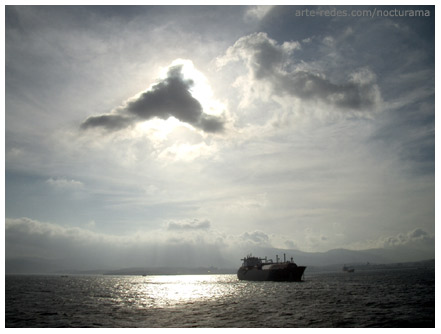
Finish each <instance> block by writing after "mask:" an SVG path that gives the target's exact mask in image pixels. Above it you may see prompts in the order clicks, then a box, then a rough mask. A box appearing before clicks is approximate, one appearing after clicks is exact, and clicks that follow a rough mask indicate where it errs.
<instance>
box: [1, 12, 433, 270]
mask: <svg viewBox="0 0 441 334" xmlns="http://www.w3.org/2000/svg"><path fill="white" fill-rule="evenodd" d="M392 9H393V10H396V11H395V12H393V11H391V10H392ZM374 10H375V15H374V14H373V12H374ZM415 10H419V11H421V12H420V13H422V15H423V16H413V15H415ZM400 15H401V16H400ZM434 15H435V12H434V8H433V7H403V6H400V7H398V6H393V7H360V6H356V7H349V6H348V7H342V6H337V7H335V6H255V5H249V6H48V7H47V6H6V7H5V21H6V25H5V215H6V221H5V253H6V254H5V257H6V259H20V258H35V259H45V260H47V261H59V260H62V261H64V262H65V263H68V264H69V266H71V267H72V268H81V269H86V268H97V267H111V266H113V267H118V266H119V267H122V266H126V267H129V266H160V265H169V266H176V265H188V266H199V265H201V266H206V265H215V266H220V267H222V266H227V265H231V264H234V263H237V264H239V263H240V262H239V259H240V258H241V257H243V256H244V255H245V254H247V253H249V250H250V249H252V248H255V247H256V246H261V247H273V248H278V249H287V250H289V249H294V250H300V251H304V252H325V251H328V250H331V249H337V248H345V249H351V250H363V249H371V248H393V247H398V246H400V247H408V248H409V249H413V250H414V251H415V252H419V251H421V252H423V253H424V254H425V255H424V256H427V254H429V255H432V254H433V258H434V256H435V39H434V38H435V37H434V36H435V23H434V22H435V20H434ZM259 255H261V256H265V255H266V254H259ZM403 260H405V259H403Z"/></svg>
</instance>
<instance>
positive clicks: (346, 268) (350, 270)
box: [343, 265, 355, 273]
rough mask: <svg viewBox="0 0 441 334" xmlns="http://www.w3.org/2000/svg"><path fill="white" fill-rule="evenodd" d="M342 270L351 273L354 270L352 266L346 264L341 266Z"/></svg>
mask: <svg viewBox="0 0 441 334" xmlns="http://www.w3.org/2000/svg"><path fill="white" fill-rule="evenodd" d="M343 271H345V272H347V273H353V272H354V271H355V269H354V268H351V267H347V266H346V265H344V266H343Z"/></svg>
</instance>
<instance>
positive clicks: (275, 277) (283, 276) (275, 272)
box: [237, 254, 306, 282]
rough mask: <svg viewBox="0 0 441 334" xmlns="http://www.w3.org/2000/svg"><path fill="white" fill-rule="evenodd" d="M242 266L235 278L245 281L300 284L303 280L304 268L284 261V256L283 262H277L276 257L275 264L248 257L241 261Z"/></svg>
mask: <svg viewBox="0 0 441 334" xmlns="http://www.w3.org/2000/svg"><path fill="white" fill-rule="evenodd" d="M241 260H242V266H241V267H240V268H239V270H238V271H237V278H238V279H239V280H245V281H288V282H300V281H302V279H303V273H304V272H305V269H306V267H304V266H298V265H297V264H296V263H294V261H293V259H292V258H291V261H286V255H285V254H283V262H279V257H278V256H276V262H273V260H267V258H266V257H265V258H259V257H255V256H252V255H251V254H250V255H247V257H245V258H243V259H241Z"/></svg>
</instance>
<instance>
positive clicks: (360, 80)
mask: <svg viewBox="0 0 441 334" xmlns="http://www.w3.org/2000/svg"><path fill="white" fill-rule="evenodd" d="M300 48H301V47H300V44H299V43H297V42H284V43H283V44H278V43H277V41H275V40H273V39H271V38H269V37H268V35H267V34H265V33H254V34H251V35H248V36H244V37H242V38H240V39H239V40H238V41H237V42H236V43H235V44H234V45H233V46H232V47H230V48H229V49H228V50H227V54H226V56H225V57H223V58H220V63H221V64H223V63H227V62H230V61H237V60H243V61H245V62H246V63H247V66H248V69H249V71H250V72H251V75H252V78H253V79H254V80H265V81H266V82H268V83H270V85H271V87H272V91H273V93H274V94H276V95H291V96H296V97H299V98H301V99H303V100H319V101H322V102H325V103H329V104H331V105H335V106H338V107H341V108H348V109H355V110H360V109H364V108H368V107H372V106H374V105H375V104H376V103H377V102H378V101H379V99H380V93H379V89H378V86H377V85H376V84H375V75H374V74H373V73H372V72H371V71H369V70H368V69H366V68H364V69H361V70H360V71H359V72H355V73H353V74H352V76H351V77H350V78H349V79H348V80H347V81H346V82H344V83H334V82H332V81H331V80H329V79H328V78H327V77H326V76H325V75H324V74H323V73H321V72H320V71H317V70H313V69H311V68H309V67H308V66H305V64H303V63H302V64H296V63H295V62H294V59H293V57H292V54H293V52H294V51H295V50H297V49H300Z"/></svg>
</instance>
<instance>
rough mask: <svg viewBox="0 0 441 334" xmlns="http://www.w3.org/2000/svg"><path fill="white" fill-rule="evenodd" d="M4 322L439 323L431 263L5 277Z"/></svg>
mask: <svg viewBox="0 0 441 334" xmlns="http://www.w3.org/2000/svg"><path fill="white" fill-rule="evenodd" d="M5 327H6V328H12V327H21V328H62V327H69V328H100V327H101V328H133V327H138V328H192V327H202V328H258V327H259V328H345V327H350V328H415V327H426V328H427V327H428V328H430V327H432V328H433V327H435V269H434V268H433V267H431V268H430V267H429V268H424V267H422V268H395V269H374V270H356V271H355V272H353V273H348V272H343V271H341V272H340V271H332V272H320V271H318V272H308V269H307V270H306V271H305V276H304V280H303V281H302V282H247V281H239V280H238V279H237V277H236V275H162V276H141V275H140V276H110V275H68V276H66V275H6V276H5Z"/></svg>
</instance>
